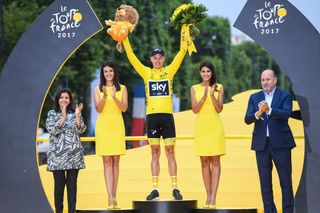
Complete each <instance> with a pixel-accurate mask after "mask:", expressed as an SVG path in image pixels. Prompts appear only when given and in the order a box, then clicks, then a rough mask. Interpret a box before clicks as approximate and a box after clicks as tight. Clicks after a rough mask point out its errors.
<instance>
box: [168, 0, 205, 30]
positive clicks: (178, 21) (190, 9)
mask: <svg viewBox="0 0 320 213" xmlns="http://www.w3.org/2000/svg"><path fill="white" fill-rule="evenodd" d="M207 11H208V9H207V8H206V7H205V6H204V5H203V4H183V5H181V6H180V7H178V8H177V9H175V11H174V12H173V15H172V16H171V18H170V25H171V26H172V27H173V28H174V29H176V30H178V29H179V28H181V27H182V25H184V24H187V25H190V34H191V36H197V35H199V33H200V31H199V29H198V28H197V27H196V25H197V24H199V23H200V22H201V21H202V20H203V19H204V18H206V17H207V14H206V12H207Z"/></svg>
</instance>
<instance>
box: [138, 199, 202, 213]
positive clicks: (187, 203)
mask: <svg viewBox="0 0 320 213" xmlns="http://www.w3.org/2000/svg"><path fill="white" fill-rule="evenodd" d="M132 206H133V209H135V210H136V213H193V209H195V208H196V207H197V200H168V201H162V200H161V201H146V200H144V201H132Z"/></svg>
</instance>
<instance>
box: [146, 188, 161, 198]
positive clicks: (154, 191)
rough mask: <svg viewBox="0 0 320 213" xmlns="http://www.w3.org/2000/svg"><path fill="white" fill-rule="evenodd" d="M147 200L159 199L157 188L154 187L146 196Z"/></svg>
mask: <svg viewBox="0 0 320 213" xmlns="http://www.w3.org/2000/svg"><path fill="white" fill-rule="evenodd" d="M146 199H147V200H158V199H159V192H158V190H156V189H154V190H152V191H151V193H150V194H149V195H148V196H147V198H146Z"/></svg>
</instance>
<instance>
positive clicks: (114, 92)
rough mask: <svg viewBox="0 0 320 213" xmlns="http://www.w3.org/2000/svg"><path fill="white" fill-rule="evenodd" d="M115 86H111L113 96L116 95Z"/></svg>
mask: <svg viewBox="0 0 320 213" xmlns="http://www.w3.org/2000/svg"><path fill="white" fill-rule="evenodd" d="M116 92H117V88H116V86H115V85H113V86H112V91H111V97H112V98H114V97H115V96H116Z"/></svg>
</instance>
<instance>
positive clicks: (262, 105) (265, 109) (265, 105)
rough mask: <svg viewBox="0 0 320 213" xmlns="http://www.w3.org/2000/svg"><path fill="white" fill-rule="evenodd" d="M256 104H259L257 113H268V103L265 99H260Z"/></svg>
mask: <svg viewBox="0 0 320 213" xmlns="http://www.w3.org/2000/svg"><path fill="white" fill-rule="evenodd" d="M258 106H259V113H261V114H262V113H264V112H266V113H268V112H269V110H270V108H269V105H268V103H267V102H266V101H261V102H260V103H259V104H258Z"/></svg>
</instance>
